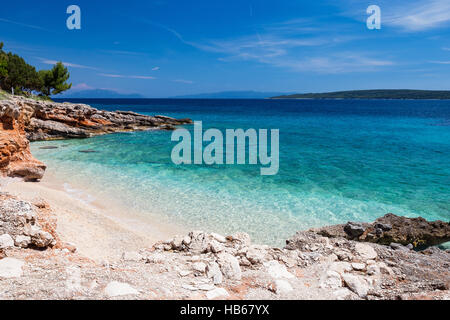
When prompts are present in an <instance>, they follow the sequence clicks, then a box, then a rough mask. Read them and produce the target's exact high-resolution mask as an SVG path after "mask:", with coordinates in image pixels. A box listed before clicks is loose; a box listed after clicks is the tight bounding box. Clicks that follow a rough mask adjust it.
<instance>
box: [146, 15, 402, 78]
mask: <svg viewBox="0 0 450 320" xmlns="http://www.w3.org/2000/svg"><path fill="white" fill-rule="evenodd" d="M143 22H144V23H147V24H151V25H153V26H156V27H158V28H162V29H164V30H166V31H167V32H169V33H171V34H172V35H174V36H175V37H176V38H177V39H179V40H180V41H181V42H182V43H184V44H186V45H188V46H191V47H194V48H197V49H199V50H202V51H206V52H211V53H217V54H219V55H222V56H221V57H219V58H218V60H219V61H223V62H233V61H254V62H257V63H263V64H267V65H271V66H275V67H281V68H286V69H289V70H290V71H297V72H317V73H341V72H360V71H376V70H378V69H379V68H382V67H386V66H392V65H394V64H395V63H394V62H393V61H389V60H387V59H379V58H376V57H374V55H373V54H369V55H367V54H364V53H359V54H357V53H354V52H341V53H338V52H339V51H338V50H337V49H336V48H335V47H336V46H338V45H341V44H344V43H347V42H351V41H355V40H358V39H359V36H355V35H352V34H351V33H350V34H349V35H342V34H341V33H336V29H335V28H333V26H330V25H327V24H325V25H322V24H321V23H320V18H318V19H312V18H307V19H295V20H288V21H281V22H278V23H272V24H269V25H261V26H259V27H255V33H254V34H248V35H242V36H239V37H235V38H228V39H210V40H203V41H198V40H197V41H189V40H186V39H185V38H184V37H183V35H182V34H181V33H179V32H178V31H176V30H174V29H172V28H170V27H167V26H164V25H161V24H158V23H154V22H151V21H143ZM341 27H342V26H341ZM344 28H347V26H344ZM330 48H333V49H332V50H330ZM311 51H312V52H316V53H315V54H314V53H311ZM306 52H309V54H307V53H306ZM327 52H331V53H329V54H328V55H327V54H326V53H327ZM308 56H309V57H308ZM299 57H300V58H299ZM178 82H181V81H178Z"/></svg>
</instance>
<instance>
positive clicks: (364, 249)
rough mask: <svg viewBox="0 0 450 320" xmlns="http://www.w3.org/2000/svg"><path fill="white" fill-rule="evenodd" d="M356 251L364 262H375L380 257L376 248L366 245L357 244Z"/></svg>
mask: <svg viewBox="0 0 450 320" xmlns="http://www.w3.org/2000/svg"><path fill="white" fill-rule="evenodd" d="M355 251H356V253H357V254H358V255H359V256H360V257H361V258H362V259H363V260H364V261H366V260H375V259H376V258H377V256H378V254H377V252H376V251H375V249H374V248H372V247H371V246H370V245H368V244H364V243H357V244H356V245H355Z"/></svg>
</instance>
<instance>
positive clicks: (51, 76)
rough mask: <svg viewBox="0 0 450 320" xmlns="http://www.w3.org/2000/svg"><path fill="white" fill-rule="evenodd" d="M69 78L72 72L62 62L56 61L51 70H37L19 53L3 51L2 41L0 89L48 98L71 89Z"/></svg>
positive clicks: (0, 46)
mask: <svg viewBox="0 0 450 320" xmlns="http://www.w3.org/2000/svg"><path fill="white" fill-rule="evenodd" d="M69 78H70V73H69V71H68V70H67V68H66V67H65V66H64V65H63V63H62V62H58V63H56V64H55V65H54V66H53V68H52V69H51V70H40V71H37V70H36V68H35V67H34V66H32V65H30V64H28V63H27V62H26V61H25V60H24V59H23V58H22V57H20V56H18V55H17V54H14V53H12V52H8V53H6V52H5V51H3V42H1V43H0V89H2V90H5V91H6V92H14V94H17V95H23V96H28V97H32V96H35V95H37V96H39V97H43V98H46V99H48V98H49V97H50V95H56V94H59V93H62V92H64V91H66V90H68V89H70V88H71V87H72V84H71V83H68V80H69Z"/></svg>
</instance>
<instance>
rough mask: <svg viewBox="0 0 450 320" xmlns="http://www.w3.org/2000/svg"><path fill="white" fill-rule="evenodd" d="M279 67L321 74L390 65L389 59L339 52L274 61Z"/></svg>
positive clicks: (369, 69) (364, 69)
mask: <svg viewBox="0 0 450 320" xmlns="http://www.w3.org/2000/svg"><path fill="white" fill-rule="evenodd" d="M275 63H276V64H277V65H278V66H280V67H285V68H289V69H291V70H292V71H300V72H316V73H322V74H337V73H352V72H367V71H377V70H379V69H380V68H381V67H387V66H392V65H394V64H395V63H394V62H393V61H389V60H383V59H377V58H373V57H371V56H370V55H367V54H365V53H358V54H357V53H354V52H341V53H335V54H331V55H328V56H317V57H310V58H304V59H299V60H292V59H284V60H282V59H280V60H278V61H276V62H275Z"/></svg>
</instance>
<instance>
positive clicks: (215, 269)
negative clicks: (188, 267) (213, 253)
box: [206, 262, 223, 284]
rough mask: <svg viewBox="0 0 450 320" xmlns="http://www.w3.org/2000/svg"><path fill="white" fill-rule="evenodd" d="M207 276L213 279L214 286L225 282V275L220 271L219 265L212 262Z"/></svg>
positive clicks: (208, 267) (207, 269) (207, 270)
mask: <svg viewBox="0 0 450 320" xmlns="http://www.w3.org/2000/svg"><path fill="white" fill-rule="evenodd" d="M206 275H207V276H208V278H210V279H212V281H213V283H214V284H221V283H222V281H223V274H222V271H220V267H219V265H218V264H217V263H215V262H212V263H210V264H208V265H207V267H206Z"/></svg>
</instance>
